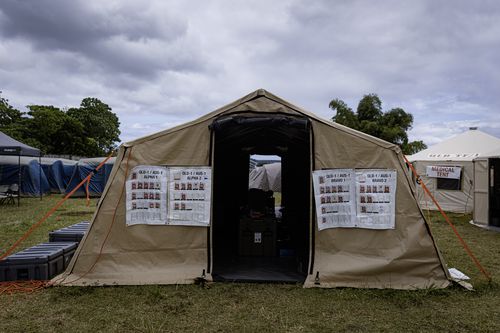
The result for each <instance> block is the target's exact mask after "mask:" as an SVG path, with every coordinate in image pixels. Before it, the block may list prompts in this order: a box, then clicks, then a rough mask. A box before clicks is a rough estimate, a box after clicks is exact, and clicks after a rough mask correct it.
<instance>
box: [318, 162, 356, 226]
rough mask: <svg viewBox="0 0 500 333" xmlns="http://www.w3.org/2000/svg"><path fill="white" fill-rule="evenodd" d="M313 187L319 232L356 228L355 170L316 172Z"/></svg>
mask: <svg viewBox="0 0 500 333" xmlns="http://www.w3.org/2000/svg"><path fill="white" fill-rule="evenodd" d="M313 185H314V186H313V187H314V197H315V202H316V216H317V218H318V230H323V229H327V228H350V227H354V224H355V222H356V216H355V214H356V206H355V191H354V170H353V169H330V170H316V171H314V172H313Z"/></svg>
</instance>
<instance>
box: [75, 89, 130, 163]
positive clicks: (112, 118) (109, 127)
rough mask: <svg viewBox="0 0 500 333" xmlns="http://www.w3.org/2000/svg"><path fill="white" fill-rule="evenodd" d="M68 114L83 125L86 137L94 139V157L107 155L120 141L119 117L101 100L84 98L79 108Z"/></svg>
mask: <svg viewBox="0 0 500 333" xmlns="http://www.w3.org/2000/svg"><path fill="white" fill-rule="evenodd" d="M67 114H68V116H70V117H71V118H73V119H75V120H77V121H79V122H80V123H82V124H83V128H84V132H85V135H86V136H87V137H89V138H92V139H93V142H92V144H93V147H92V149H93V150H94V152H93V154H92V155H104V154H107V153H109V152H110V151H111V150H113V149H114V148H115V147H116V142H118V141H120V139H119V135H120V130H119V126H120V122H119V121H118V117H117V116H116V115H115V114H114V113H113V112H111V108H110V107H109V106H108V105H107V104H105V103H103V102H101V101H100V100H99V99H97V98H91V97H87V98H84V99H83V100H82V103H81V104H80V107H79V108H71V109H69V110H68V112H67Z"/></svg>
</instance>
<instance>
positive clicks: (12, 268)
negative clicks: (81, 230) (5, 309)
mask: <svg viewBox="0 0 500 333" xmlns="http://www.w3.org/2000/svg"><path fill="white" fill-rule="evenodd" d="M63 252H64V251H63V250H62V249H61V248H47V249H45V250H41V249H35V250H32V249H31V248H29V249H26V250H23V251H21V252H18V253H15V254H12V255H10V256H8V257H7V258H5V259H4V260H2V261H1V262H0V281H16V280H50V279H52V278H53V277H54V276H56V275H57V274H59V273H62V272H63V270H64V256H63Z"/></svg>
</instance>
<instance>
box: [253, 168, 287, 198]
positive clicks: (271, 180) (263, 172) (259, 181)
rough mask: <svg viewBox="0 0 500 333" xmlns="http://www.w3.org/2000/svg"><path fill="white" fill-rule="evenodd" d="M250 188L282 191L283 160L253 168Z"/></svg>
mask: <svg viewBox="0 0 500 333" xmlns="http://www.w3.org/2000/svg"><path fill="white" fill-rule="evenodd" d="M248 188H256V189H260V190H263V191H273V192H281V162H279V163H270V164H264V165H262V166H259V167H255V168H254V169H253V170H251V171H250V175H249V180H248Z"/></svg>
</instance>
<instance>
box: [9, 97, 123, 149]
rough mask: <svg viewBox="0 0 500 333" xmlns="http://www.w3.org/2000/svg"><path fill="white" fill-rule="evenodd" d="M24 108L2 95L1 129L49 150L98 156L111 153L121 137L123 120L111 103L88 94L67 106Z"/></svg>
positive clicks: (33, 145)
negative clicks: (13, 104)
mask: <svg viewBox="0 0 500 333" xmlns="http://www.w3.org/2000/svg"><path fill="white" fill-rule="evenodd" d="M27 109H28V111H27V112H22V111H19V110H17V109H16V108H14V107H13V106H12V105H10V104H9V101H8V100H7V99H5V98H4V97H2V96H1V95H0V131H2V132H4V133H5V134H7V135H9V136H11V137H12V138H14V139H16V140H18V141H21V142H23V143H25V144H27V145H30V146H32V147H36V148H38V149H40V150H42V151H43V153H45V154H65V155H66V154H67V155H79V156H86V157H97V156H103V155H107V154H109V153H110V152H111V151H112V150H114V149H115V148H116V145H117V143H118V142H119V141H120V139H119V135H120V129H119V126H120V122H119V120H118V117H117V116H116V114H115V113H113V112H112V110H111V108H110V107H109V105H107V104H106V103H103V102H102V101H100V100H99V99H97V98H93V97H87V98H84V99H83V100H82V102H81V103H80V106H79V107H71V108H68V109H66V110H63V109H60V108H58V107H55V106H52V105H28V106H27Z"/></svg>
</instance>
